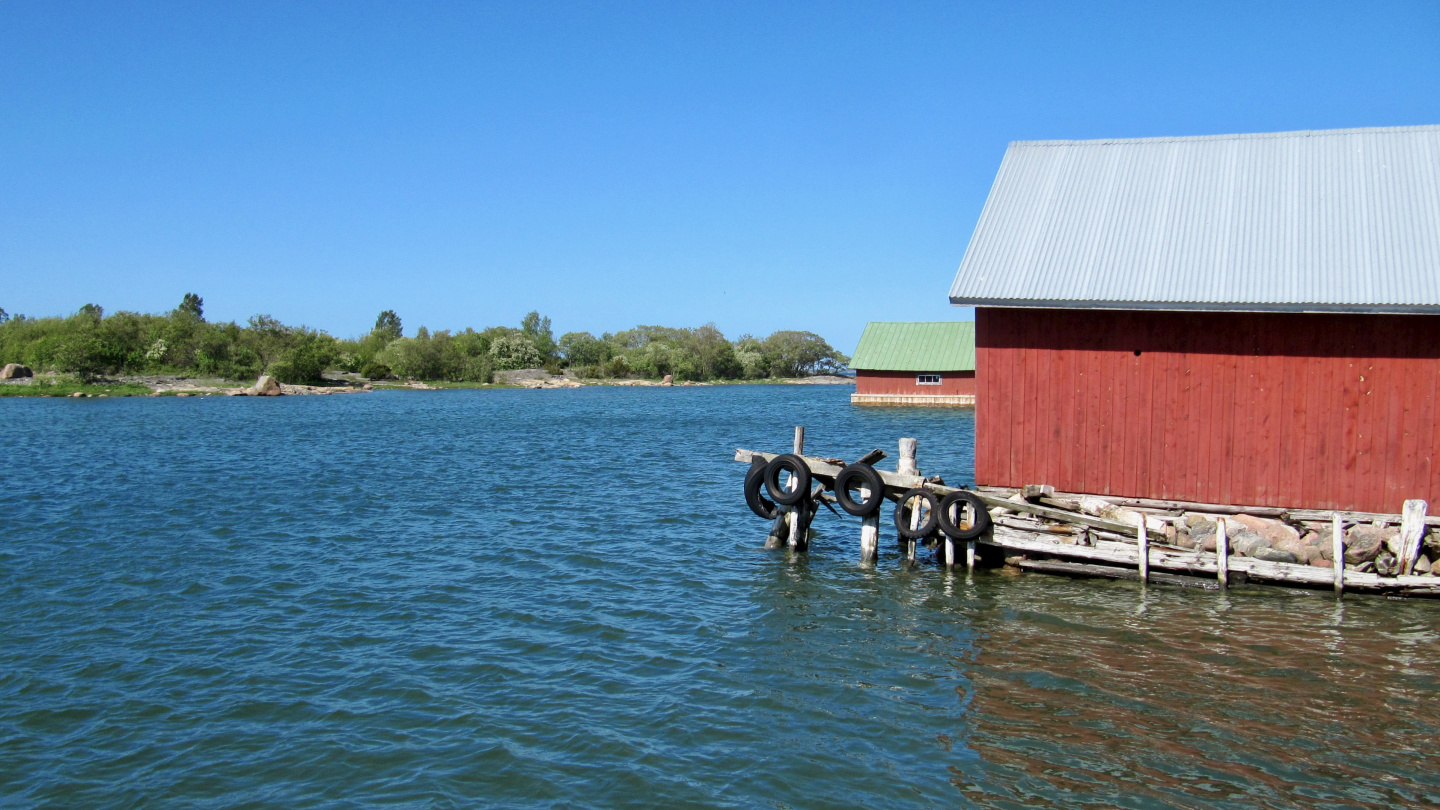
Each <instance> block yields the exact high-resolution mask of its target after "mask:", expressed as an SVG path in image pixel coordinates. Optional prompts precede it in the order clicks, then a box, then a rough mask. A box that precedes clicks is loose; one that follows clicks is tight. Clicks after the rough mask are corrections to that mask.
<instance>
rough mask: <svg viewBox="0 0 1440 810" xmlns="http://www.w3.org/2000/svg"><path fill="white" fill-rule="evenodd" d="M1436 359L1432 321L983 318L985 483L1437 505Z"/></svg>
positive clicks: (1437, 336)
mask: <svg viewBox="0 0 1440 810" xmlns="http://www.w3.org/2000/svg"><path fill="white" fill-rule="evenodd" d="M1137 347H1139V348H1141V350H1142V355H1141V356H1140V357H1139V358H1136V357H1135V356H1134V352H1133V350H1134V349H1135V348H1137ZM1436 347H1440V317H1436V316H1429V315H1406V316H1371V315H1350V314H1338V315H1323V316H1322V315H1298V314H1290V313H1171V312H1103V311H1073V312H1067V311H1056V310H988V309H982V311H981V312H979V313H977V357H979V358H982V359H981V361H980V363H979V365H980V368H979V369H978V375H977V386H978V388H979V391H980V394H979V401H978V403H977V411H976V431H977V449H976V476H977V481H978V482H979V483H982V484H1001V485H1011V486H1019V485H1021V484H1027V483H1048V484H1053V485H1055V486H1056V487H1057V488H1059V489H1063V490H1068V491H1078V492H1093V493H1097V494H1114V495H1123V496H1138V497H1163V498H1173V499H1177V500H1194V501H1202V502H1214V503H1236V504H1254V505H1273V506H1303V507H1310V508H1324V509H1332V508H1341V509H1353V510H1358V511H1377V512H1393V511H1395V509H1396V508H1397V507H1398V505H1399V504H1398V502H1397V501H1396V499H1397V497H1398V496H1400V495H1404V496H1406V497H1424V498H1427V499H1430V500H1434V499H1435V498H1437V497H1440V469H1437V466H1440V465H1437V456H1440V429H1437V426H1436V422H1437V417H1440V412H1437V411H1440V406H1437V396H1440V357H1437V356H1435V355H1437V353H1440V352H1437V349H1436ZM1187 371H1188V373H1187ZM1362 375H1363V376H1366V378H1367V379H1366V380H1364V381H1361V380H1360V379H1359V377H1360V376H1362ZM1366 391H1369V392H1370V393H1368V394H1367V393H1365V392H1366ZM1367 400H1368V401H1367ZM1337 459H1339V460H1340V462H1341V463H1339V464H1337V463H1335V462H1336V460H1337Z"/></svg>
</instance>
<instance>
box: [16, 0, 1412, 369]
mask: <svg viewBox="0 0 1440 810" xmlns="http://www.w3.org/2000/svg"><path fill="white" fill-rule="evenodd" d="M1437 88H1440V3H1435V2H1411V3H1404V2H1401V3H1322V2H1308V3H1293V4H1282V3H1271V4H1259V3H1249V2H1247V3H1237V4H1226V3H1219V2H1205V3H1194V4H1185V3H1135V4H1108V3H1083V4H1082V3H1020V2H1005V3H934V4H930V3H882V2H874V3H839V2H823V3H773V2H771V3H754V4H747V3H739V2H727V3H715V4H707V3H699V2H666V3H555V4H544V3H501V4H481V3H453V4H440V3H420V2H409V3H398V2H397V3H390V4H378V3H360V2H343V3H341V2H337V3H298V2H283V3H263V2H254V1H247V2H243V3H219V2H210V3H201V2H175V3H166V4H154V3H113V2H112V3H91V4H83V3H82V4H77V3H65V2H49V1H46V2H40V0H0V307H3V308H5V309H6V310H8V311H9V312H11V313H15V312H23V313H25V314H28V315H49V314H62V313H68V312H73V311H74V310H75V309H77V308H78V307H79V306H80V305H81V304H83V303H85V302H87V301H93V302H96V303H99V304H101V305H102V306H104V307H106V309H107V310H112V311H113V310H118V309H131V310H139V311H163V310H168V309H170V308H172V307H173V306H174V305H175V304H176V303H178V302H179V300H180V297H181V296H182V294H184V293H185V292H187V291H195V292H198V293H199V294H201V295H202V296H204V298H205V301H206V314H207V315H208V316H209V318H210V319H211V320H217V319H221V320H231V319H234V320H240V321H243V320H244V319H246V318H248V317H249V316H250V315H253V314H255V313H259V312H264V313H268V314H271V315H274V316H276V317H278V318H280V319H282V320H284V321H286V322H290V323H305V324H308V325H311V326H314V327H318V328H321V329H325V330H327V331H329V332H331V333H332V334H335V335H338V336H341V337H347V336H353V335H358V334H361V333H363V332H365V331H367V330H368V329H369V328H370V326H371V325H372V324H373V322H374V319H375V314H376V313H377V312H379V311H380V310H382V309H387V308H393V309H395V310H397V311H398V312H399V313H400V315H401V316H402V318H403V319H404V321H405V325H406V332H407V333H410V332H412V331H413V330H414V328H415V327H417V326H420V325H421V324H425V325H427V326H429V327H430V328H432V329H441V328H463V327H465V326H475V327H477V328H478V327H482V326H486V325H492V324H518V322H519V320H520V317H521V316H522V315H523V314H524V313H525V312H527V311H529V310H531V309H538V310H540V311H541V312H542V313H544V314H546V315H549V316H550V317H552V318H553V319H554V323H555V327H556V330H557V332H565V331H572V330H589V331H593V332H596V333H599V332H602V331H614V330H618V329H624V328H628V327H630V326H633V325H635V324H637V323H645V324H664V325H670V326H696V325H699V324H702V323H705V322H707V321H714V322H715V323H716V324H717V325H718V326H719V327H720V328H721V329H722V330H724V331H725V333H726V334H727V335H729V336H731V337H737V336H739V335H740V334H742V333H745V332H751V333H755V334H758V335H764V334H768V333H769V332H771V331H773V330H775V329H782V328H795V329H808V330H812V331H816V332H819V333H820V334H822V335H824V336H826V337H827V338H829V339H830V340H831V341H832V342H833V343H834V344H835V345H836V347H837V348H840V349H841V350H842V351H847V352H848V351H850V350H851V349H853V348H854V345H855V342H856V340H857V339H858V338H859V335H860V331H861V329H862V328H863V326H864V324H865V322H866V321H868V320H946V319H957V318H968V317H970V313H969V312H968V311H965V310H960V309H956V308H953V307H951V306H949V305H948V303H947V302H946V292H947V290H948V288H949V283H950V281H951V279H952V277H953V276H954V273H955V268H956V267H957V266H958V265H959V262H960V259H961V257H962V256H963V254H964V250H965V245H966V243H967V242H968V240H969V237H970V233H971V231H972V230H973V228H974V226H975V221H976V218H977V217H978V215H979V212H980V209H981V206H983V204H984V202H985V194H986V192H987V191H988V189H989V185H990V182H991V180H992V179H993V177H994V174H995V170H996V168H997V167H998V165H999V162H1000V158H1001V156H1002V154H1003V153H1004V150H1005V145H1006V143H1007V142H1009V141H1012V140H1027V139H1049V138H1100V137H1140V136H1155V135H1189V134H1212V133H1226V132H1258V131H1275V130H1289V129H1321V128H1332V127H1356V126H1388V125H1398V124H1433V123H1440V91H1437Z"/></svg>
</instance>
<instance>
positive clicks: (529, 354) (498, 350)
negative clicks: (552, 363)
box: [490, 335, 545, 371]
mask: <svg viewBox="0 0 1440 810" xmlns="http://www.w3.org/2000/svg"><path fill="white" fill-rule="evenodd" d="M490 357H491V359H492V360H493V361H494V363H495V368H496V369H497V370H500V371H509V370H512V369H517V368H539V367H540V365H541V364H542V363H544V362H545V360H544V358H543V357H541V356H540V352H539V350H537V349H536V348H535V344H534V343H531V342H530V341H529V340H528V339H526V338H525V336H524V335H501V336H500V337H497V338H495V339H494V340H493V341H491V342H490Z"/></svg>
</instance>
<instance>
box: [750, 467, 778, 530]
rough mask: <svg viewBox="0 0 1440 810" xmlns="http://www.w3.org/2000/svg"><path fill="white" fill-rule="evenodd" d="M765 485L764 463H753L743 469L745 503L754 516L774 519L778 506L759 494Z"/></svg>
mask: <svg viewBox="0 0 1440 810" xmlns="http://www.w3.org/2000/svg"><path fill="white" fill-rule="evenodd" d="M764 487H765V465H764V464H753V465H751V466H750V469H748V470H746V471H745V505H746V506H748V507H750V511H751V512H754V513H755V514H756V516H758V517H762V518H765V519H766V520H774V519H775V518H776V517H777V516H778V515H779V514H780V508H779V507H777V506H776V505H775V504H774V503H772V502H770V501H769V500H767V499H766V498H765V496H764V495H762V494H761V490H762V489H763V488H764Z"/></svg>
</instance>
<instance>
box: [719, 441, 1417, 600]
mask: <svg viewBox="0 0 1440 810" xmlns="http://www.w3.org/2000/svg"><path fill="white" fill-rule="evenodd" d="M804 449H805V429H804V428H803V427H797V428H796V429H795V436H794V441H793V442H792V446H791V452H790V453H789V454H777V453H768V452H763V451H758V450H746V449H739V450H736V451H735V461H737V462H741V463H744V464H749V465H751V467H752V473H747V486H751V484H750V477H749V476H750V475H752V474H754V475H761V474H762V473H761V472H758V471H761V470H768V471H771V472H773V470H770V467H771V466H772V462H775V460H776V459H777V458H781V457H786V458H790V459H792V460H793V459H795V458H798V459H800V460H802V461H803V464H804V467H805V471H804V472H805V473H808V476H806V475H804V473H801V475H800V476H799V477H804V478H808V484H807V486H809V492H810V494H809V496H806V497H800V498H799V499H798V502H796V503H794V504H793V505H788V506H787V505H778V504H771V506H774V507H775V508H776V514H775V517H774V519H773V523H772V526H771V530H770V533H769V536H768V538H767V540H766V547H767V548H778V547H781V546H782V545H783V546H788V547H789V548H791V549H794V550H796V551H805V550H807V549H808V545H809V529H810V525H811V522H812V521H813V520H814V518H815V516H816V511H817V510H818V509H820V508H826V507H830V508H831V509H832V511H833V505H834V504H836V503H839V500H838V499H837V497H836V491H835V482H836V479H837V477H839V476H840V475H841V472H842V470H845V469H846V468H848V467H859V466H863V467H869V468H871V469H873V470H874V473H875V475H876V479H875V480H878V481H879V482H880V484H881V486H882V488H883V490H884V492H883V496H884V498H885V500H888V501H890V502H892V503H893V504H894V508H895V509H896V510H900V509H902V506H903V507H904V509H905V510H906V511H905V512H903V513H902V515H901V520H900V522H899V523H897V524H896V531H897V534H901V533H903V532H901V531H900V530H901V529H903V528H905V526H906V525H908V527H909V529H911V530H912V532H911V533H913V530H917V529H919V528H921V527H922V526H924V525H927V524H930V523H937V524H942V525H943V523H944V522H945V521H943V520H942V521H932V520H931V515H929V514H925V513H926V511H927V507H926V504H927V503H928V504H929V505H930V507H929V508H933V506H934V504H935V502H936V500H937V499H944V498H946V496H950V495H951V494H952V493H968V494H967V495H963V496H955V498H960V497H970V496H973V497H974V498H975V499H976V500H975V502H976V503H983V504H984V506H985V507H986V509H985V512H986V514H985V515H984V516H983V517H982V516H980V515H975V516H974V517H973V518H972V520H971V523H970V524H969V525H971V526H978V525H981V524H984V529H983V532H982V533H980V534H979V535H978V536H976V537H974V538H973V539H968V540H959V539H957V538H955V537H952V536H950V535H949V534H947V533H946V531H945V530H944V529H943V528H940V527H937V528H933V529H931V530H930V531H929V532H928V533H926V534H925V535H924V536H921V537H917V538H914V539H906V538H902V540H901V542H902V544H903V545H902V548H903V553H904V554H905V557H906V558H907V559H909V560H914V559H915V556H916V553H917V548H918V547H920V546H927V547H933V548H934V549H935V557H936V560H937V562H939V563H940V564H941V565H943V566H946V567H953V566H956V565H959V564H961V562H962V560H963V564H964V565H965V566H966V567H967V568H974V567H975V566H976V565H977V564H979V563H980V562H981V558H982V557H985V556H988V557H989V558H990V559H991V560H995V561H997V562H998V560H1001V559H1003V560H1004V561H1005V563H1006V564H1012V565H1016V566H1017V567H1019V568H1021V569H1022V570H1029V571H1035V572H1043V573H1050V574H1062V575H1068V576H1099V577H1110V578H1117V579H1134V580H1138V581H1140V582H1142V583H1155V584H1169V585H1193V586H1199V587H1207V588H1212V589H1224V588H1227V587H1231V586H1236V585H1241V584H1244V583H1246V582H1257V583H1265V584H1273V585H1283V586H1291V587H1303V588H1319V589H1327V590H1329V589H1333V590H1334V591H1335V592H1336V593H1337V594H1340V593H1343V592H1345V591H1357V592H1367V593H1384V594H1396V595H1404V596H1421V597H1440V576H1431V575H1429V574H1428V572H1427V573H1424V574H1421V573H1419V572H1418V568H1425V567H1428V565H1429V563H1430V559H1429V558H1430V557H1437V560H1436V565H1437V566H1440V554H1437V551H1440V542H1437V539H1433V538H1427V536H1426V535H1427V532H1428V531H1429V530H1430V527H1433V526H1440V517H1431V516H1427V515H1426V510H1427V504H1426V503H1425V501H1422V500H1410V501H1406V502H1405V504H1404V509H1403V510H1402V512H1401V513H1400V514H1383V513H1373V512H1363V513H1361V512H1319V511H1315V510H1306V509H1283V508H1277V507H1247V506H1236V505H1229V504H1202V503H1183V502H1176V501H1156V500H1147V499H1136V498H1118V497H1108V496H1096V495H1087V494H1083V493H1061V492H1055V491H1054V490H1053V489H1052V488H1050V487H1046V486H1039V485H1036V486H1027V487H1024V488H1022V489H1020V490H1014V489H1000V488H990V487H977V488H975V489H973V490H964V489H960V488H957V487H950V486H946V485H945V484H944V483H943V480H942V479H941V478H940V477H939V476H930V477H924V476H922V475H921V473H920V469H919V465H918V462H917V460H916V452H917V442H916V440H915V439H901V440H900V441H899V447H898V449H899V459H898V462H897V464H896V469H895V470H894V471H893V472H891V471H888V470H881V469H875V468H873V465H874V464H875V463H876V462H878V461H880V460H881V459H883V458H885V457H886V454H885V453H884V452H883V451H880V450H873V451H871V452H870V453H867V454H866V455H865V456H863V457H862V458H860V459H857V460H856V462H854V464H847V463H846V462H845V461H844V460H842V459H838V458H828V457H820V456H807V455H805V454H804ZM790 463H794V462H793V461H792V462H790ZM846 477H847V478H854V477H855V476H854V475H853V474H850V473H847V476H846ZM776 480H777V481H778V480H779V478H778V476H777V477H776ZM796 483H797V476H795V475H791V476H790V481H789V486H790V490H789V492H791V493H793V491H794V486H795V485H796ZM850 483H853V481H851V482H850ZM846 489H847V491H848V490H849V486H847V487H846ZM917 490H919V491H923V492H928V493H930V494H931V495H933V496H934V497H933V498H928V501H927V497H928V496H922V495H921V493H917ZM781 494H785V493H781ZM847 494H848V492H847ZM870 495H871V493H870V492H869V491H868V489H866V488H864V487H861V488H860V499H861V500H865V499H867V498H869V497H870ZM786 497H787V498H790V499H793V498H795V497H796V496H794V495H793V494H789V495H786ZM902 498H904V499H905V503H904V504H902V503H901V502H900V501H901V499H902ZM955 498H950V499H948V500H940V501H939V502H940V503H952V502H954V501H955ZM747 500H748V497H747ZM762 500H763V498H762ZM852 500H853V499H852ZM765 503H769V502H768V501H766V502H765ZM912 503H913V506H912ZM842 505H844V504H842ZM762 506H763V505H762ZM753 508H755V507H754V506H752V509H753ZM846 508H847V511H848V509H849V508H850V507H848V506H847V507H846ZM758 513H759V512H757V514H758ZM836 514H841V513H840V512H838V511H837V512H836ZM880 520H881V518H880V510H878V509H876V510H875V511H873V512H871V513H870V514H868V515H866V516H865V517H863V518H862V519H861V520H860V531H859V546H860V548H859V552H860V558H861V559H862V560H865V561H872V560H875V559H877V557H878V554H879V536H880ZM906 520H908V524H906ZM1186 521H1195V523H1194V525H1196V526H1198V527H1199V529H1200V531H1202V532H1203V531H1205V529H1207V528H1211V527H1213V529H1212V530H1213V536H1212V534H1209V533H1205V534H1200V535H1198V536H1197V539H1196V540H1195V542H1194V544H1193V547H1188V548H1187V547H1182V546H1181V545H1179V544H1178V543H1179V542H1182V541H1184V540H1185V539H1186V538H1187V535H1186V534H1185V527H1184V524H1185V523H1186ZM958 522H959V521H957V520H956V518H955V517H953V516H952V517H951V524H952V525H955V524H956V523H958ZM1257 527H1258V528H1260V529H1266V530H1270V529H1273V528H1274V527H1287V528H1286V529H1285V530H1287V531H1289V532H1292V533H1294V535H1295V536H1296V537H1300V536H1302V535H1301V532H1302V530H1303V531H1304V532H1306V534H1304V535H1303V536H1304V537H1311V538H1312V540H1316V539H1319V538H1320V534H1319V532H1321V531H1326V532H1328V534H1329V537H1328V539H1325V540H1324V541H1323V542H1324V544H1325V546H1326V547H1325V549H1324V551H1325V552H1326V554H1328V557H1327V558H1326V559H1328V560H1329V565H1328V567H1323V566H1322V565H1321V564H1308V563H1304V562H1291V561H1285V558H1286V556H1287V555H1288V556H1290V557H1294V556H1295V555H1294V554H1291V553H1290V552H1289V551H1284V550H1282V549H1272V548H1271V546H1269V545H1265V546H1263V547H1257V546H1256V545H1255V544H1254V543H1253V542H1252V541H1254V538H1255V537H1258V536H1259V535H1258V534H1256V532H1254V531H1252V529H1254V528H1257ZM1324 527H1328V529H1326V528H1324ZM1357 530H1358V531H1360V532H1362V533H1365V532H1368V533H1370V534H1371V535H1384V536H1385V540H1384V542H1383V543H1382V544H1380V545H1381V546H1382V548H1381V549H1380V550H1379V551H1377V550H1376V548H1375V546H1376V542H1377V541H1375V539H1374V537H1370V538H1369V539H1368V540H1367V541H1366V542H1367V543H1368V545H1367V546H1366V548H1365V549H1364V550H1361V549H1359V548H1358V547H1357V548H1351V547H1349V546H1347V544H1346V536H1347V531H1349V532H1350V533H1351V536H1354V533H1355V532H1356V531H1357ZM1275 531H1281V529H1275ZM961 533H962V534H964V533H965V532H963V531H962V532H961ZM1202 539H1203V542H1202ZM1240 541H1247V542H1250V545H1249V547H1248V550H1247V549H1240V548H1237V547H1235V546H1236V544H1237V543H1239V542H1240ZM1210 543H1213V544H1214V549H1213V550H1211V549H1209V548H1206V547H1205V546H1206V545H1209V544H1210ZM1277 545H1284V543H1283V542H1280V541H1277ZM987 552H988V555H987ZM1309 552H1314V553H1316V554H1318V553H1319V545H1317V544H1316V543H1314V542H1312V543H1311V546H1310V548H1309V549H1308V551H1307V553H1309ZM1251 554H1260V556H1262V557H1263V556H1269V557H1272V559H1261V558H1258V557H1256V556H1250V555H1251ZM1355 554H1360V555H1361V556H1362V557H1363V556H1366V555H1371V556H1370V557H1369V559H1366V560H1364V561H1363V562H1359V563H1355V564H1347V562H1346V561H1348V560H1352V559H1355V556H1354V555H1355ZM1316 559H1319V558H1318V557H1317V558H1316Z"/></svg>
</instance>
